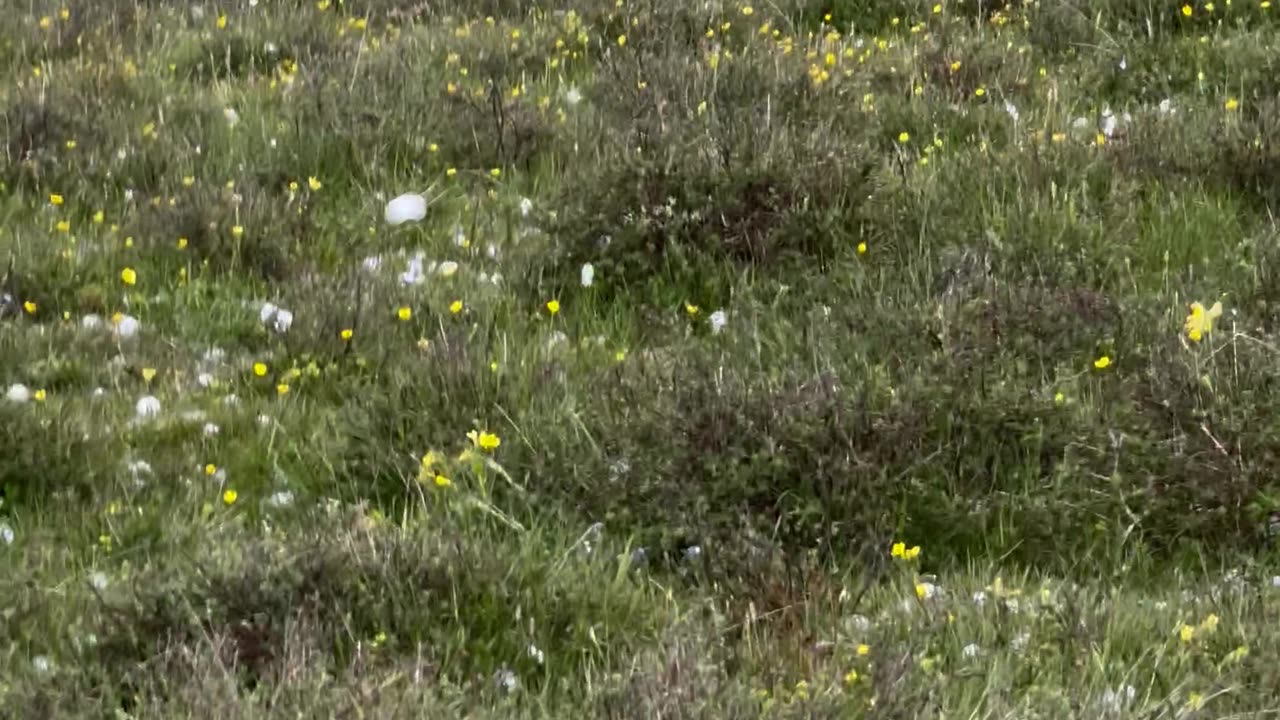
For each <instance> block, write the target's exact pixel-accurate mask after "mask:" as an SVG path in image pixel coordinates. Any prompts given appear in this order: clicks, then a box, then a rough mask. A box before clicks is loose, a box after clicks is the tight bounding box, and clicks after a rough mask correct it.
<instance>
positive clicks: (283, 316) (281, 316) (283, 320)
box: [272, 308, 293, 335]
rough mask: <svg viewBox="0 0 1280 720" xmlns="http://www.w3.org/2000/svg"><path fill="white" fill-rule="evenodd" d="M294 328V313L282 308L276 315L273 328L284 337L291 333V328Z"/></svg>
mask: <svg viewBox="0 0 1280 720" xmlns="http://www.w3.org/2000/svg"><path fill="white" fill-rule="evenodd" d="M292 326H293V313H291V312H289V311H288V310H285V309H284V308H280V311H279V312H277V313H276V320H275V322H274V323H272V327H274V328H275V330H276V332H278V333H280V334H281V335H283V334H285V333H287V332H289V328H290V327H292Z"/></svg>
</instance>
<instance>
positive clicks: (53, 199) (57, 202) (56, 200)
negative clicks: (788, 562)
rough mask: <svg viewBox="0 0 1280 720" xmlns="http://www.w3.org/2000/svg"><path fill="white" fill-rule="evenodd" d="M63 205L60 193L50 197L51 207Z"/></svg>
mask: <svg viewBox="0 0 1280 720" xmlns="http://www.w3.org/2000/svg"><path fill="white" fill-rule="evenodd" d="M62 203H63V199H62V196H61V195H59V194H58V193H52V194H51V195H49V204H50V205H61V204H62Z"/></svg>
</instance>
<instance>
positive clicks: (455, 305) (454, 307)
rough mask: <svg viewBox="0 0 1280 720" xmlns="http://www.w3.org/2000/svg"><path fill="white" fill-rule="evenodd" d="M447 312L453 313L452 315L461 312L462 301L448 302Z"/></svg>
mask: <svg viewBox="0 0 1280 720" xmlns="http://www.w3.org/2000/svg"><path fill="white" fill-rule="evenodd" d="M449 312H451V313H453V314H454V315H457V314H458V313H460V312H462V301H461V300H454V301H453V302H451V303H449Z"/></svg>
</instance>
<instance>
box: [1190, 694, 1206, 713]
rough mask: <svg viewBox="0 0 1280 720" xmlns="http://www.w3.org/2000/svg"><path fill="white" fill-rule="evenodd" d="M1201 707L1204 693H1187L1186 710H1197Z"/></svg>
mask: <svg viewBox="0 0 1280 720" xmlns="http://www.w3.org/2000/svg"><path fill="white" fill-rule="evenodd" d="M1202 707H1204V695H1201V694H1200V693H1198V692H1193V693H1190V694H1188V695H1187V709H1188V710H1199V709H1200V708H1202Z"/></svg>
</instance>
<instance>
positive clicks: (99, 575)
mask: <svg viewBox="0 0 1280 720" xmlns="http://www.w3.org/2000/svg"><path fill="white" fill-rule="evenodd" d="M89 584H90V585H92V586H93V587H94V589H95V590H106V589H107V574H106V573H104V572H95V573H90V575H89Z"/></svg>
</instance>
